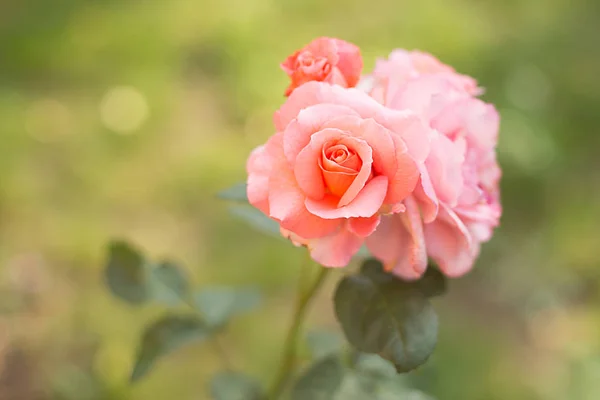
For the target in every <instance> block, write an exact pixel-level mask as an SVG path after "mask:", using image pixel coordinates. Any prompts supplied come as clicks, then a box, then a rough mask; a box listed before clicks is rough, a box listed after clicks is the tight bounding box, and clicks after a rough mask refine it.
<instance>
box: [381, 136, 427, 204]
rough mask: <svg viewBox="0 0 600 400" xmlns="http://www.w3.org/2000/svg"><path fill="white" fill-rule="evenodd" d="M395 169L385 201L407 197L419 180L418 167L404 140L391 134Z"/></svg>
mask: <svg viewBox="0 0 600 400" xmlns="http://www.w3.org/2000/svg"><path fill="white" fill-rule="evenodd" d="M392 139H393V141H394V149H395V158H396V169H395V171H393V175H392V177H391V179H390V183H389V187H388V193H387V196H386V198H385V202H386V203H398V202H400V201H402V200H404V199H405V198H406V197H408V196H409V195H410V194H411V193H412V192H413V191H414V190H415V187H416V186H417V182H419V176H420V172H419V168H418V165H417V163H416V162H415V161H414V160H413V158H412V157H411V156H410V155H409V153H408V150H407V147H406V144H405V143H404V141H403V140H402V139H401V138H400V137H398V136H395V135H393V136H392Z"/></svg>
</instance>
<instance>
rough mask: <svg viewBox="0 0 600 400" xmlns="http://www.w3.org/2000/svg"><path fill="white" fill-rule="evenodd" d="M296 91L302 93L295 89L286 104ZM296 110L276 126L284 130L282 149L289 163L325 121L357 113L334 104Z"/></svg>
mask: <svg viewBox="0 0 600 400" xmlns="http://www.w3.org/2000/svg"><path fill="white" fill-rule="evenodd" d="M303 86H304V85H303ZM298 92H300V94H302V93H303V92H304V91H303V90H301V89H298V90H295V91H294V94H293V95H292V96H290V97H289V99H288V101H287V102H286V104H287V103H289V102H291V101H293V100H295V99H297V97H298V95H296V93H298ZM298 111H299V113H298V115H297V116H294V117H295V118H294V119H293V120H290V121H289V123H288V124H286V125H285V126H282V127H278V129H280V130H281V131H283V132H284V133H283V150H284V152H285V156H286V157H287V160H288V161H289V162H290V163H291V164H293V163H294V162H295V160H296V157H297V156H298V153H300V151H301V150H302V149H303V148H304V147H306V146H307V145H308V143H309V142H310V138H311V135H313V134H314V133H315V132H318V131H319V130H321V127H322V126H323V124H325V123H326V122H327V121H329V120H330V119H333V118H336V117H338V116H340V115H357V113H356V112H355V111H353V110H352V109H351V108H348V107H345V106H343V105H336V104H316V105H310V107H308V108H305V109H302V110H298Z"/></svg>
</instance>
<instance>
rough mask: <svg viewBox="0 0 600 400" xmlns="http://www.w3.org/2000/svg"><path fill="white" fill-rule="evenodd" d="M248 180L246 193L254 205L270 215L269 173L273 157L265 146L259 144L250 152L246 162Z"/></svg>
mask: <svg viewBox="0 0 600 400" xmlns="http://www.w3.org/2000/svg"><path fill="white" fill-rule="evenodd" d="M246 171H247V172H248V182H247V189H246V194H247V196H248V201H249V202H250V204H252V205H253V206H254V207H256V208H258V209H259V210H261V211H262V212H263V213H265V214H267V215H269V174H270V172H271V159H270V157H269V155H268V152H267V150H266V145H265V146H259V147H257V148H256V149H254V150H253V151H252V153H250V157H248V162H247V163H246Z"/></svg>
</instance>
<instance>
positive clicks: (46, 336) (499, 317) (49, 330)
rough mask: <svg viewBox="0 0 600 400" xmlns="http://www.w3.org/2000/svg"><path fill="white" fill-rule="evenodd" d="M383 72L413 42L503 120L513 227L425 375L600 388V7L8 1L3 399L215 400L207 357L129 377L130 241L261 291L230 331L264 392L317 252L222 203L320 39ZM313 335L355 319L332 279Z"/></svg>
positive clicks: (459, 293)
mask: <svg viewBox="0 0 600 400" xmlns="http://www.w3.org/2000/svg"><path fill="white" fill-rule="evenodd" d="M321 35H327V36H335V37H340V38H343V39H346V40H349V41H352V42H354V43H356V44H358V45H359V46H360V47H361V48H362V51H363V56H364V58H365V64H366V70H367V71H369V70H370V69H371V68H372V66H373V65H374V62H375V59H376V57H382V56H385V55H387V54H388V53H389V52H390V51H391V50H392V49H393V48H396V47H403V48H408V49H413V48H418V49H423V50H426V51H429V52H431V53H433V54H435V55H437V56H438V57H439V58H440V59H441V60H443V61H444V62H446V63H449V64H451V65H453V66H455V67H456V68H457V70H458V71H460V72H463V73H466V74H469V75H472V76H474V77H476V78H477V79H478V80H479V82H480V84H481V85H482V86H483V87H485V88H486V94H485V95H484V99H486V100H487V101H490V102H493V103H495V104H496V105H497V106H498V108H499V110H500V112H501V115H502V130H501V137H500V145H499V149H498V151H499V158H500V162H501V164H502V167H503V169H504V178H503V181H502V190H503V205H504V216H503V219H502V226H501V228H500V229H499V230H498V231H497V233H496V235H495V237H494V239H493V240H492V242H490V243H488V244H487V245H485V246H484V249H483V254H482V256H481V258H480V260H479V262H478V264H477V267H476V269H475V270H474V271H473V272H472V273H471V274H469V275H468V276H466V277H464V278H462V279H459V280H455V281H453V282H451V286H450V292H449V294H448V295H446V296H445V297H443V298H441V299H438V300H436V306H437V309H438V311H439V313H440V318H441V332H440V341H439V344H438V348H437V351H436V353H435V354H434V355H433V357H432V359H431V360H430V362H429V363H428V364H427V366H425V367H424V368H422V369H420V370H418V371H416V372H413V373H411V374H410V381H411V383H412V384H413V385H414V386H415V387H417V388H420V389H422V390H423V391H425V392H427V393H430V394H432V395H434V396H436V397H437V398H438V399H440V400H506V399H511V400H512V399H516V400H521V399H523V400H528V399H532V400H534V399H535V400H537V399H540V400H592V399H598V398H600V290H599V289H600V232H599V227H598V225H599V222H600V158H599V156H598V152H599V151H600V131H599V130H598V126H600V79H598V73H599V71H600V2H593V1H585V0H503V1H491V0H479V1H468V0H421V1H419V2H416V1H403V0H369V1H342V0H331V1H327V2H324V1H316V0H219V1H218V0H197V1H191V0H169V1H162V2H158V1H141V0H107V1H86V0H52V1H45V0H2V1H0V399H1V400H50V399H52V400H54V399H57V400H58V399H60V400H63V399H64V400H96V399H110V400H112V399H123V400H142V399H143V400H155V399H156V400H162V399H170V398H173V399H181V400H187V399H190V400H191V399H207V398H208V396H207V394H206V389H205V384H206V382H207V380H208V379H210V377H211V375H212V374H213V373H214V372H215V371H217V370H219V368H221V365H220V361H219V359H218V357H217V355H216V354H215V353H214V352H213V351H212V350H211V348H210V347H209V346H205V345H199V346H194V347H193V348H190V349H189V350H188V351H185V350H184V351H181V352H177V353H176V354H174V355H172V356H171V357H169V358H167V359H165V360H164V361H163V362H161V363H160V364H159V366H158V368H156V369H155V370H154V371H153V373H152V374H151V375H150V376H149V377H148V378H147V379H146V380H144V381H143V382H141V383H140V384H138V385H136V386H134V387H129V386H128V384H127V378H128V374H129V370H130V368H131V365H132V361H133V353H134V350H135V346H136V343H137V338H138V335H139V333H140V331H141V329H142V328H143V324H144V323H145V322H146V321H148V320H149V319H151V318H152V317H154V316H156V315H158V314H159V313H160V310H159V309H154V308H152V307H150V308H143V309H135V308H133V307H131V306H128V305H125V304H123V303H121V302H119V301H117V300H115V299H114V298H113V297H111V296H110V294H109V292H108V291H107V289H106V288H105V287H104V285H103V277H102V267H103V262H104V259H105V244H106V242H107V241H108V240H109V239H111V238H113V237H122V238H127V239H129V240H132V241H133V242H135V243H137V244H138V245H139V246H140V247H142V248H144V249H145V250H146V251H147V253H149V254H150V255H152V256H155V257H159V256H170V257H171V258H174V259H176V260H178V261H180V262H181V263H182V264H184V265H185V266H186V268H187V269H188V271H189V272H190V274H191V275H192V276H193V277H194V281H195V282H196V284H197V285H204V284H211V283H222V284H234V285H246V284H254V283H256V284H258V285H260V287H261V288H263V289H264V291H265V297H266V300H265V304H264V307H263V308H262V309H261V310H259V311H258V312H255V313H253V314H249V315H247V316H244V317H242V318H240V319H238V320H237V321H236V322H234V324H233V325H232V326H231V328H230V329H229V331H228V333H227V334H226V335H225V337H224V338H223V340H224V342H225V343H226V344H227V347H228V348H229V351H230V353H232V354H233V359H234V362H235V363H236V364H237V365H238V366H239V367H240V368H245V369H246V370H248V371H249V372H250V373H252V374H254V375H256V376H258V377H260V378H261V379H262V380H265V381H266V380H268V379H269V377H270V376H271V375H272V372H273V371H274V370H275V369H276V368H277V363H278V354H277V350H278V349H279V347H280V346H281V344H282V340H283V332H284V330H285V328H286V326H287V324H288V323H289V319H290V315H289V314H288V312H289V310H290V308H291V305H292V302H293V296H294V288H295V281H296V277H297V276H298V270H299V267H300V263H301V259H302V257H301V253H302V252H301V251H300V250H298V249H294V248H293V247H292V246H290V245H288V244H286V243H284V242H283V241H277V240H275V239H272V238H268V237H263V236H261V235H259V234H255V233H254V232H253V231H252V230H251V229H250V228H248V227H247V226H245V225H244V224H243V223H241V222H239V221H237V220H234V219H233V218H231V217H230V216H229V215H228V213H227V206H226V204H223V203H222V202H220V201H219V200H217V199H215V197H214V194H215V193H216V192H217V191H219V190H220V189H222V188H225V187H227V186H229V185H231V184H233V183H236V182H238V181H242V180H244V179H245V169H244V165H245V159H246V157H247V155H248V153H249V152H250V150H251V149H252V148H253V147H254V146H256V145H258V144H260V143H262V142H263V141H264V140H265V139H266V138H267V137H268V136H269V135H270V134H272V129H273V128H272V122H271V117H272V113H273V111H274V110H275V109H276V108H277V107H278V106H279V105H280V104H281V103H282V101H283V100H284V98H283V95H282V94H283V91H284V89H285V86H286V84H287V78H286V76H285V74H284V73H283V72H282V71H280V70H279V67H278V64H279V62H281V61H282V60H284V58H285V57H286V56H287V55H288V54H290V53H291V52H292V51H294V50H295V49H297V48H299V47H301V46H303V45H304V44H306V43H308V42H309V41H310V40H312V39H313V38H314V37H317V36H321ZM334 283H335V282H333V281H332V282H330V285H329V287H328V288H327V289H326V290H325V291H324V292H323V293H322V296H321V297H319V299H318V301H319V304H316V305H315V307H314V309H313V313H312V314H311V317H310V325H311V326H313V327H324V328H328V329H333V330H335V329H338V328H337V325H336V323H335V320H334V317H333V314H332V307H331V299H330V298H331V292H332V291H331V289H332V287H333V284H334Z"/></svg>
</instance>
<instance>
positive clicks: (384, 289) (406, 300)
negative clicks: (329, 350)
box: [335, 263, 438, 372]
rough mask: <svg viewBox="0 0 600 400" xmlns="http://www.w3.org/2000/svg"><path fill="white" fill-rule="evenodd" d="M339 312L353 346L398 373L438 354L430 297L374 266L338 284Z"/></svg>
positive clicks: (338, 314) (337, 305)
mask: <svg viewBox="0 0 600 400" xmlns="http://www.w3.org/2000/svg"><path fill="white" fill-rule="evenodd" d="M335 311H336V315H337V318H338V320H339V322H340V323H341V325H342V328H343V331H344V334H345V335H346V338H347V339H348V341H349V342H350V344H352V345H353V346H354V347H355V348H356V349H358V350H359V351H362V352H365V353H373V354H379V355H380V356H382V357H383V358H385V359H387V360H390V361H392V362H393V363H394V365H395V366H396V369H397V371H398V372H406V371H410V370H412V369H414V368H416V367H418V366H419V365H421V364H423V363H424V362H425V361H426V360H427V359H428V358H429V356H430V355H431V353H432V352H433V350H434V348H435V344H436V342H437V328H438V321H437V315H436V314H435V311H434V310H433V307H432V306H431V304H430V303H429V301H428V300H427V297H426V295H425V294H424V293H423V292H422V291H421V290H420V289H419V288H418V287H415V286H413V285H410V284H407V283H404V282H401V281H398V280H397V279H395V278H388V277H386V276H385V275H384V273H383V272H382V271H381V270H378V269H376V268H374V267H373V264H372V263H368V264H367V263H365V266H363V268H362V270H361V272H360V273H359V274H356V275H350V276H347V277H345V278H343V279H342V280H341V281H340V283H339V285H338V287H337V290H336V293H335Z"/></svg>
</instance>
